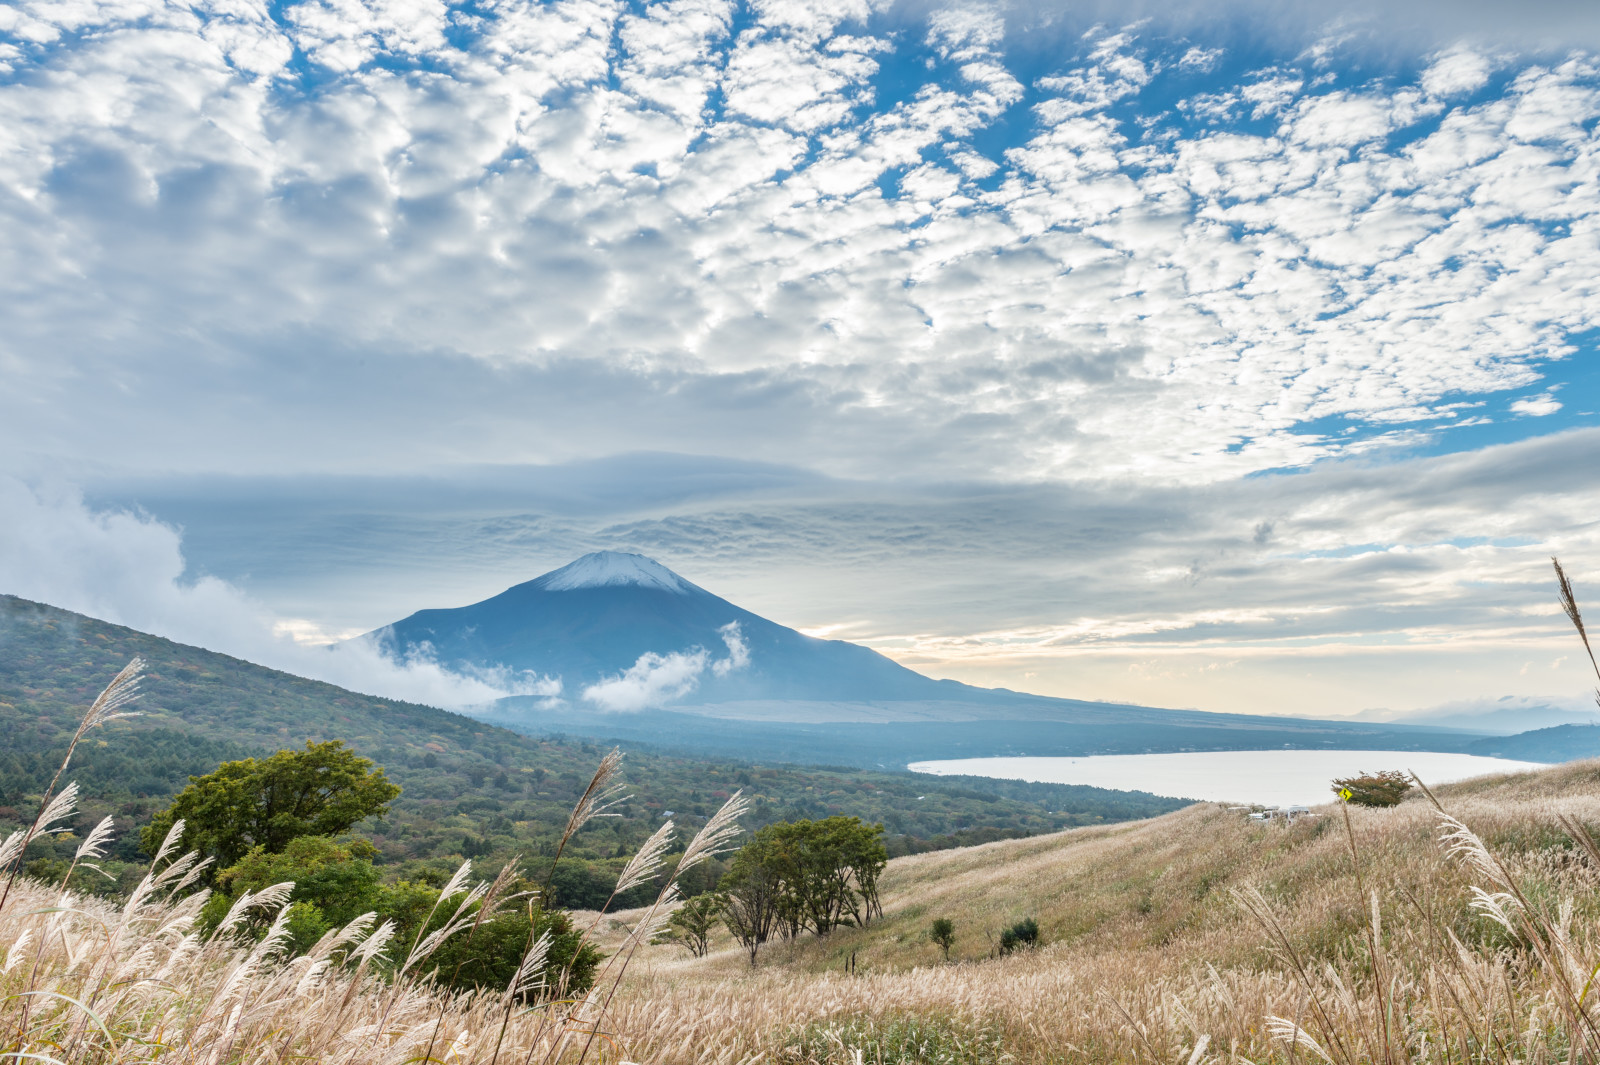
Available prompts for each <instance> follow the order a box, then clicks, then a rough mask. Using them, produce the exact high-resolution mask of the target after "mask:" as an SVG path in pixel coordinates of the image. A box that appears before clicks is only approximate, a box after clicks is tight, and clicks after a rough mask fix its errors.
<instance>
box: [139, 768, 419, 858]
mask: <svg viewBox="0 0 1600 1065" xmlns="http://www.w3.org/2000/svg"><path fill="white" fill-rule="evenodd" d="M399 794H400V789H399V788H397V787H396V786H395V785H393V784H391V783H389V780H388V778H387V777H386V776H384V773H383V770H382V769H374V768H373V765H372V761H371V759H367V758H362V757H359V756H358V755H357V754H356V753H355V752H354V751H352V750H350V749H348V748H347V747H345V745H344V744H343V743H341V742H340V741H339V740H329V741H327V742H326V743H312V742H310V741H307V742H306V749H305V750H303V751H293V750H285V751H279V752H277V753H276V754H274V755H272V756H271V757H268V758H264V759H255V758H245V759H242V760H240V761H237V762H224V763H222V765H220V766H218V767H217V769H216V770H215V771H214V772H211V773H207V774H206V775H205V776H200V777H190V778H189V786H188V787H186V788H184V789H183V790H182V791H180V792H179V793H178V794H177V796H176V797H175V798H174V799H173V801H172V805H171V806H169V807H167V808H166V809H165V810H163V811H161V812H160V813H158V814H157V815H156V816H155V819H154V820H153V821H152V822H151V823H150V824H149V825H148V826H146V828H145V829H144V831H143V832H142V833H140V836H139V839H140V842H141V843H142V844H143V845H144V849H145V851H146V852H147V853H150V854H154V853H155V852H156V850H157V849H158V848H160V846H161V841H162V840H163V839H165V838H166V835H167V832H168V831H169V830H170V829H171V828H172V826H173V825H174V824H175V823H176V822H177V821H178V820H179V819H180V818H181V819H182V820H183V822H184V831H183V839H182V843H181V846H182V848H183V849H184V850H197V851H199V852H200V853H202V854H204V855H206V856H208V857H211V858H214V859H215V860H216V865H217V867H218V868H224V867H227V866H231V865H233V864H234V863H235V862H237V861H238V860H239V859H241V858H243V857H244V856H245V854H247V853H249V851H250V850H251V849H252V848H255V847H260V848H262V849H263V850H264V851H266V852H268V853H273V854H276V853H280V852H282V851H283V850H284V848H286V847H287V846H288V845H289V842H290V841H291V840H294V839H297V838H299V837H301V836H336V835H338V834H339V833H341V832H345V831H347V830H349V829H350V827H351V826H353V825H355V824H356V823H357V822H359V821H361V820H363V819H364V818H367V817H370V816H373V815H375V814H376V815H380V816H381V815H382V814H384V813H386V812H388V809H389V803H390V802H392V801H393V800H394V799H395V797H396V796H398V795H399Z"/></svg>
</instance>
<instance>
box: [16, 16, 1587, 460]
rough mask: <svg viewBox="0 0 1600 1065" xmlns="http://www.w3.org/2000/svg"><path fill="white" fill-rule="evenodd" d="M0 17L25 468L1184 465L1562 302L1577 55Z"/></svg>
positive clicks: (1327, 45)
mask: <svg viewBox="0 0 1600 1065" xmlns="http://www.w3.org/2000/svg"><path fill="white" fill-rule="evenodd" d="M480 7H481V8H482V10H481V12H480V11H479V8H480ZM7 10H8V14H7V16H6V18H7V20H8V21H7V22H5V23H3V24H0V32H3V33H4V34H5V35H6V36H5V39H6V40H7V41H9V42H10V43H9V44H8V45H6V52H5V56H6V58H5V62H6V63H7V64H8V66H9V68H10V73H9V75H7V78H6V80H4V81H3V82H0V129H3V130H4V131H5V132H4V134H0V222H3V224H0V293H3V297H4V298H3V300H0V307H3V308H4V310H3V311H0V326H3V328H0V336H3V337H4V340H3V341H0V360H4V365H5V366H6V370H7V376H8V380H9V381H10V382H12V383H13V387H11V388H9V389H8V390H7V394H6V397H5V398H4V399H0V412H3V414H4V418H3V419H0V424H4V425H5V426H6V427H7V429H6V430H4V432H5V433H7V434H8V435H7V438H6V444H7V447H8V449H10V450H14V452H15V453H16V454H18V455H19V456H20V455H25V454H27V453H29V452H31V453H32V454H33V456H34V458H33V461H34V462H35V463H45V464H48V463H51V462H54V463H58V464H59V463H66V464H69V465H70V464H74V463H75V464H76V465H77V466H78V467H79V468H82V467H83V466H85V465H87V464H91V463H92V464H95V465H99V466H101V467H102V468H104V466H106V465H107V464H114V463H117V462H121V463H125V464H140V463H143V464H149V465H153V466H156V467H157V468H163V469H171V468H174V467H179V468H188V469H190V470H194V469H196V468H197V467H198V468H201V469H211V470H220V469H234V470H239V469H252V468H253V469H263V467H270V468H272V469H274V470H276V471H280V472H282V471H288V470H301V471H303V470H306V469H343V470H352V469H373V468H376V467H381V466H389V467H390V468H393V467H395V466H400V467H405V466H409V465H416V464H419V463H429V464H435V465H437V464H439V463H441V462H442V461H445V460H462V459H487V458H490V457H493V458H494V459H495V460H496V461H518V460H521V461H548V460H551V459H562V458H570V457H576V456H579V455H598V454H608V453H614V452H616V451H619V450H632V449H639V448H652V447H654V448H660V447H662V446H663V445H664V444H666V443H667V442H668V441H671V442H672V443H673V445H674V446H673V449H674V450H691V451H702V452H707V453H729V451H730V449H731V448H732V447H734V445H733V443H732V441H734V440H737V441H739V444H738V447H739V449H740V450H739V453H740V454H743V455H746V456H748V457H761V458H769V459H779V460H782V459H786V458H787V457H789V456H792V455H793V454H796V453H800V452H803V453H805V454H807V455H808V457H809V459H810V461H811V463H812V464H813V465H814V466H815V467H817V468H821V469H826V470H829V471H832V472H835V473H849V474H853V475H880V474H884V473H887V472H889V471H894V472H895V473H896V474H898V475H905V474H907V473H920V474H922V475H933V474H939V475H946V476H947V475H949V474H951V473H953V472H954V473H959V474H960V475H962V476H979V477H982V476H999V477H1003V478H1007V479H1014V478H1033V479H1037V478H1045V477H1055V478H1072V479H1083V478H1095V479H1125V478H1129V477H1136V478H1140V479H1153V480H1158V481H1165V482H1174V481H1192V480H1194V479H1197V478H1198V479H1203V480H1215V479H1224V478H1227V477H1231V476H1237V475H1242V474H1247V473H1249V472H1252V471H1257V470H1262V469H1270V468H1277V467H1284V466H1295V465H1303V464H1306V463H1309V462H1312V461H1314V460H1317V459H1318V458H1321V457H1326V456H1330V455H1340V454H1349V453H1352V452H1359V451H1361V450H1362V449H1369V448H1372V447H1374V446H1379V445H1381V444H1383V443H1393V442H1395V441H1396V440H1409V439H1410V436H1409V435H1407V434H1408V433H1410V434H1414V433H1415V431H1416V430H1417V429H1433V428H1437V427H1440V426H1450V425H1453V424H1458V423H1466V422H1473V421H1481V420H1482V419H1484V418H1488V419H1491V420H1502V421H1504V420H1507V419H1511V418H1514V417H1515V416H1518V415H1520V416H1523V417H1525V418H1534V419H1537V417H1538V416H1541V415H1548V414H1550V413H1553V412H1555V411H1557V410H1559V409H1560V406H1559V405H1560V404H1561V403H1562V402H1563V401H1562V400H1561V398H1560V397H1559V395H1558V394H1553V393H1548V392H1547V393H1541V394H1540V395H1539V396H1538V397H1537V398H1530V394H1529V390H1530V389H1534V388H1535V387H1536V386H1538V385H1539V384H1540V382H1541V380H1542V379H1543V378H1544V377H1545V376H1546V375H1547V374H1551V373H1554V374H1555V377H1556V379H1557V381H1558V383H1559V378H1560V376H1561V365H1560V361H1559V360H1563V359H1566V358H1569V357H1570V356H1572V355H1573V354H1574V353H1575V352H1576V351H1577V350H1578V347H1577V345H1578V344H1579V343H1581V337H1582V336H1583V335H1584V333H1585V331H1587V330H1592V329H1593V328H1594V327H1595V326H1596V324H1597V321H1596V311H1595V308H1596V307H1600V300H1596V298H1595V297H1596V291H1595V286H1596V281H1595V278H1596V277H1600V241H1597V239H1596V232H1595V222H1594V219H1595V218H1597V217H1600V211H1597V208H1600V182H1597V181H1596V177H1595V174H1596V158H1597V156H1596V142H1595V120H1596V118H1597V117H1600V68H1597V65H1596V63H1595V61H1594V60H1593V59H1591V58H1589V57H1587V56H1585V55H1583V54H1574V55H1569V56H1565V57H1562V58H1561V59H1559V60H1555V61H1539V60H1533V59H1526V58H1518V57H1517V56H1515V55H1509V54H1499V53H1493V52H1489V51H1485V50H1482V49H1474V48H1469V47H1465V46H1463V47H1458V48H1453V49H1443V50H1437V51H1435V52H1434V53H1432V54H1430V55H1427V56H1415V57H1412V58H1411V59H1410V60H1409V61H1408V62H1406V63H1402V64H1400V65H1398V66H1395V67H1394V68H1393V69H1389V70H1386V71H1384V72H1382V73H1380V74H1378V75H1377V76H1374V75H1373V74H1372V73H1370V72H1368V71H1367V70H1366V68H1365V67H1363V65H1362V63H1361V57H1360V56H1359V55H1358V54H1354V53H1352V52H1351V48H1353V47H1354V46H1353V45H1350V44H1349V42H1347V41H1346V42H1344V43H1341V40H1342V39H1341V38H1340V37H1338V36H1337V35H1334V36H1325V37H1321V38H1317V39H1315V40H1314V41H1313V42H1312V43H1311V46H1310V47H1307V48H1303V49H1301V50H1300V51H1298V52H1291V53H1287V54H1282V55H1276V56H1273V57H1271V60H1272V61H1270V62H1269V61H1267V57H1264V56H1261V55H1259V49H1257V50H1255V51H1252V50H1251V49H1250V48H1248V47H1245V43H1244V42H1240V41H1236V40H1232V39H1228V40H1221V41H1219V42H1218V43H1216V44H1215V45H1214V46H1203V45H1201V44H1197V43H1195V42H1194V41H1193V40H1190V39H1182V40H1180V39H1178V38H1175V37H1173V36H1172V35H1170V33H1167V32H1165V31H1163V29H1162V27H1161V26H1160V25H1159V24H1157V25H1151V26H1147V27H1145V28H1143V29H1128V30H1123V31H1120V32H1115V31H1112V30H1109V29H1105V28H1099V29H1091V30H1090V31H1089V32H1088V33H1087V34H1086V35H1083V36H1078V35H1076V34H1075V33H1073V34H1065V33H1064V31H1063V30H1060V29H1058V30H1056V31H1054V32H1053V33H1051V32H1047V29H1048V28H1047V27H1046V28H1044V29H1039V30H1038V33H1041V34H1044V36H1046V37H1048V38H1049V39H1050V40H1052V41H1054V42H1055V43H1056V45H1058V46H1059V48H1057V49H1055V50H1053V51H1052V53H1051V56H1050V58H1049V59H1048V60H1046V59H1043V58H1041V57H1040V55H1039V54H1038V53H1039V51H1040V50H1041V49H1039V47H1038V46H1037V45H1035V49H1034V50H1033V51H1030V50H1029V49H1028V48H1027V47H1025V46H1024V45H1023V44H1021V43H1019V42H1018V40H1017V39H1016V35H1015V34H1016V25H1017V24H1018V22H1019V21H1024V22H1025V21H1026V20H1028V19H1033V20H1034V21H1035V22H1038V20H1039V18H1040V16H1039V15H1038V14H1037V13H1028V12H1021V11H1013V12H1010V13H1007V12H1005V11H1003V10H1001V9H999V8H989V7H985V6H982V5H971V4H968V5H961V6H955V7H948V8H935V9H931V10H926V11H923V12H921V13H918V14H914V15H913V14H911V13H908V12H900V13H897V14H895V15H894V17H892V18H891V17H890V16H889V15H886V14H884V13H882V12H878V11H875V10H874V9H873V8H872V7H871V6H869V5H867V4H865V3H858V2H853V0H837V2H821V0H816V2H809V0H755V2H751V3H748V4H742V3H735V2H732V0H668V2H663V3H657V4H647V5H644V6H641V7H638V8H631V7H626V6H623V5H619V4H615V3H608V2H603V0H558V2H553V3H547V4H534V3H525V2H519V0H501V2H497V3H493V4H490V5H487V6H486V7H483V6H482V5H479V6H478V7H474V8H472V9H471V11H470V12H469V11H468V10H467V9H466V8H461V7H454V6H451V5H448V4H445V3H442V2H440V3H416V4H397V3H355V4H332V3H323V2H321V0H303V2H300V3H294V4H288V5H284V6H283V7H281V8H278V7H268V6H264V5H263V6H253V5H250V4H243V5H241V4H236V3H231V2H229V3H201V4H196V5H181V6H179V5H170V6H169V5H166V4H162V3H157V2H155V0H140V2H135V3H131V4H118V5H99V6H96V5H77V6H72V5H58V4H50V3H42V2H31V3H22V4H19V5H17V6H15V7H13V8H9V9H7ZM1008 17H1009V19H1010V21H1009V22H1008ZM1048 21H1049V20H1048V19H1046V20H1045V22H1048ZM1040 25H1041V26H1042V25H1043V23H1040ZM1553 360H1554V361H1553ZM1496 394H1501V395H1508V396H1510V399H1509V400H1502V401H1500V402H1498V403H1497V402H1496V401H1495V400H1494V399H1493V398H1492V397H1494V396H1495V395H1496ZM556 397H559V399H558V401H556V402H551V400H552V399H553V398H556ZM1508 402H1510V403H1512V404H1513V405H1510V406H1508V405H1507V403H1508ZM152 408H154V410H152ZM624 411H626V412H628V417H626V418H622V417H620V415H621V413H622V412H624ZM91 413H92V416H90V415H91ZM152 414H156V415H158V416H156V417H152V416H151V415H152ZM135 427H137V432H135V431H133V430H134V428H135ZM196 438H202V439H206V440H207V441H208V444H209V446H208V447H206V448H192V447H187V446H185V444H186V442H187V441H191V440H193V439H196ZM111 456H118V458H116V459H113V458H111Z"/></svg>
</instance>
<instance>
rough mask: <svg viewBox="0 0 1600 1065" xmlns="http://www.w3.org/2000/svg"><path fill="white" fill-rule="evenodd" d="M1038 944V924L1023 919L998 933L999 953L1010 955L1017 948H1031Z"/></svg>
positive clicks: (1027, 918) (1029, 919)
mask: <svg viewBox="0 0 1600 1065" xmlns="http://www.w3.org/2000/svg"><path fill="white" fill-rule="evenodd" d="M1038 942H1039V922H1038V921H1035V920H1034V919H1033V918H1032V917H1024V918H1023V919H1022V920H1020V921H1018V922H1017V923H1016V924H1014V925H1012V926H1011V927H1010V928H1007V929H1006V930H1005V931H1003V932H1001V933H1000V953H1001V954H1010V953H1011V952H1012V951H1014V950H1016V949H1017V948H1018V947H1031V946H1035V945H1036V944H1038Z"/></svg>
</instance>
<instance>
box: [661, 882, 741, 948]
mask: <svg viewBox="0 0 1600 1065" xmlns="http://www.w3.org/2000/svg"><path fill="white" fill-rule="evenodd" d="M727 904H728V897H727V896H726V895H723V894H721V893H720V892H708V893H707V894H704V895H696V896H694V897H693V898H691V899H689V900H687V901H686V902H684V904H683V905H682V906H679V907H678V908H677V909H676V910H675V911H673V914H672V918H671V920H670V921H669V922H668V929H667V931H666V933H665V935H664V936H663V937H662V938H664V939H666V940H670V941H672V942H676V943H681V944H683V947H684V949H685V950H687V951H688V952H689V953H690V954H691V955H693V956H694V957H696V958H703V957H705V956H706V955H707V954H708V953H710V951H711V929H712V928H714V927H716V924H717V921H718V919H719V918H721V917H722V912H723V910H724V909H725V908H726V906H727Z"/></svg>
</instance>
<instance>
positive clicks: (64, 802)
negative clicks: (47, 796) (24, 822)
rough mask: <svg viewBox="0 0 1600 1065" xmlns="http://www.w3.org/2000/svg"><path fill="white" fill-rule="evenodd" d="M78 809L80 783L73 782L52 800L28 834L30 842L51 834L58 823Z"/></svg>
mask: <svg viewBox="0 0 1600 1065" xmlns="http://www.w3.org/2000/svg"><path fill="white" fill-rule="evenodd" d="M77 808H78V782H77V781H73V782H72V783H71V784H68V785H67V786H66V787H64V788H62V789H61V794H60V795H57V796H56V797H55V798H53V799H51V800H50V804H49V805H48V806H46V807H45V808H44V812H43V813H42V814H40V815H39V818H38V820H37V821H35V822H34V824H33V828H32V829H31V830H30V831H29V833H28V839H29V840H30V841H32V840H35V839H38V838H39V837H40V836H43V835H47V834H48V833H49V832H51V831H52V830H53V829H54V828H55V825H56V823H57V822H58V821H62V820H65V819H66V818H68V817H71V816H72V815H73V813H74V812H75V811H76V810H77Z"/></svg>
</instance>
